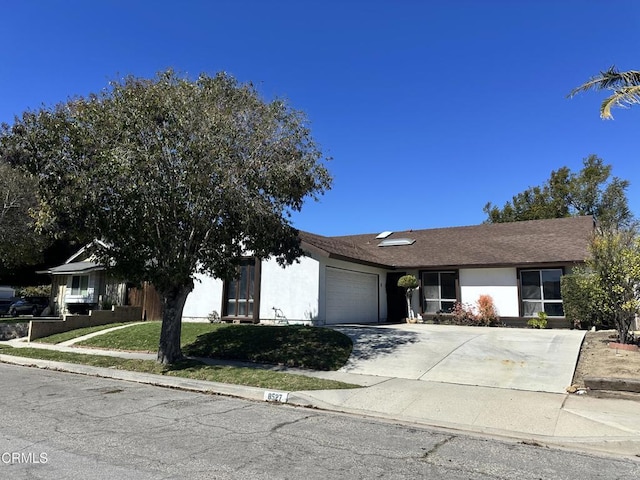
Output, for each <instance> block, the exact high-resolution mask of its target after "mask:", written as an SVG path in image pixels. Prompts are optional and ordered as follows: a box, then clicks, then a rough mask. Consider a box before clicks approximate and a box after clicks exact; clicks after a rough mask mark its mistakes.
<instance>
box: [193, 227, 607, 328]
mask: <svg viewBox="0 0 640 480" xmlns="http://www.w3.org/2000/svg"><path fill="white" fill-rule="evenodd" d="M593 232H594V221H593V219H592V217H570V218H559V219H550V220H532V221H525V222H513V223H500V224H483V225H477V226H469V227H451V228H437V229H429V230H409V231H403V232H382V233H380V234H363V235H349V236H340V237H324V236H320V235H314V234H311V233H306V232H300V238H301V240H302V247H303V249H304V250H305V252H306V253H307V255H306V256H304V257H302V258H300V260H299V262H298V263H294V264H293V265H291V266H289V267H286V268H281V267H280V266H278V265H277V263H276V262H275V261H273V260H260V259H256V258H251V257H247V258H245V259H243V262H242V265H241V267H240V275H239V278H238V279H237V280H232V281H223V280H220V279H215V278H211V277H207V276H204V275H203V276H199V277H198V279H197V280H198V281H196V283H195V287H194V290H193V292H191V294H190V295H189V297H188V298H187V302H186V304H185V308H184V313H183V320H186V321H189V320H191V321H194V320H195V321H197V320H202V321H204V320H206V319H207V316H208V315H209V314H211V313H212V312H214V311H215V312H217V313H218V314H219V315H220V316H221V318H222V319H223V320H227V321H250V322H259V321H268V320H274V319H276V318H278V319H279V317H280V316H284V317H286V319H287V321H288V322H289V323H313V324H319V325H324V324H339V323H379V322H385V321H399V320H401V319H403V318H404V317H406V315H407V308H406V302H405V297H404V294H403V291H402V289H399V288H398V287H397V281H398V279H399V278H400V277H401V276H403V275H405V274H413V275H415V276H416V277H417V278H418V279H419V280H420V287H419V289H418V291H417V292H416V293H415V294H414V296H413V305H412V307H413V309H414V311H415V312H417V313H419V314H421V315H423V316H424V317H429V316H434V315H436V314H437V313H438V312H443V311H444V312H446V311H447V310H449V309H451V307H452V306H453V305H454V303H455V302H462V303H469V304H473V303H475V301H476V300H477V299H478V297H479V296H480V295H491V297H492V298H493V300H494V303H495V305H496V307H497V310H498V314H499V315H500V317H501V319H502V320H503V321H505V322H506V323H512V324H523V323H524V322H526V319H527V318H531V317H533V316H536V315H537V312H539V311H544V312H546V313H547V314H548V315H549V319H550V321H551V324H552V325H557V326H564V325H566V323H565V321H564V312H563V306H562V298H561V295H560V277H561V276H562V275H563V274H565V273H569V272H570V271H571V269H572V268H573V267H574V266H575V265H578V264H581V263H583V262H584V260H585V259H586V258H587V256H588V255H589V241H590V239H591V236H592V234H593ZM275 309H277V310H275Z"/></svg>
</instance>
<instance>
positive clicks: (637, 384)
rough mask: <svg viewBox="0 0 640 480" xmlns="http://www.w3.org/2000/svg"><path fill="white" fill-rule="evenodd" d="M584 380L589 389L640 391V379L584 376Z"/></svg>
mask: <svg viewBox="0 0 640 480" xmlns="http://www.w3.org/2000/svg"><path fill="white" fill-rule="evenodd" d="M583 381H584V386H585V387H587V388H588V389H589V390H608V391H618V392H633V393H640V380H636V379H633V378H603V377H584V378H583Z"/></svg>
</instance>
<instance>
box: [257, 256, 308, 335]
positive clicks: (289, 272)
mask: <svg viewBox="0 0 640 480" xmlns="http://www.w3.org/2000/svg"><path fill="white" fill-rule="evenodd" d="M261 267H262V272H261V283H260V320H271V319H274V318H275V314H274V310H273V308H274V307H275V308H279V309H280V310H281V311H282V315H284V316H285V317H286V319H287V321H288V322H289V323H299V322H304V323H316V322H317V321H318V319H319V313H320V312H319V308H318V304H319V301H318V300H319V295H320V284H319V282H320V273H319V272H320V263H319V262H318V260H316V259H314V258H312V257H301V258H300V259H299V263H293V264H292V265H289V266H287V267H285V268H282V267H281V266H280V265H278V263H277V262H276V261H275V260H273V259H271V260H265V261H263V262H262V266H261Z"/></svg>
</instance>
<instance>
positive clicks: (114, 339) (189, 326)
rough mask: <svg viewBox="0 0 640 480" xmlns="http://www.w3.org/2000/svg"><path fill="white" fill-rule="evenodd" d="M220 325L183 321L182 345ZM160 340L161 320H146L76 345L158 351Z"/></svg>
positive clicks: (193, 340)
mask: <svg viewBox="0 0 640 480" xmlns="http://www.w3.org/2000/svg"><path fill="white" fill-rule="evenodd" d="M218 327H220V324H211V323H183V324H182V337H181V342H180V343H181V345H182V346H183V347H184V346H185V345H188V344H190V343H193V342H195V341H196V338H197V337H198V336H199V335H202V334H206V333H209V332H211V331H212V330H214V329H216V328H218ZM159 340H160V322H145V323H141V324H140V325H134V326H132V327H127V328H123V329H122V330H116V331H115V332H109V333H105V334H104V335H99V336H97V337H93V338H89V339H87V340H84V341H82V342H78V343H77V344H76V345H80V346H83V347H98V348H108V349H111V350H131V351H139V352H156V351H158V342H159Z"/></svg>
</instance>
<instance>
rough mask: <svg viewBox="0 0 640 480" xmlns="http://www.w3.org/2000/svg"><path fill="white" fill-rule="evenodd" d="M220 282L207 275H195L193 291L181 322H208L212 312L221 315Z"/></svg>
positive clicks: (188, 298)
mask: <svg viewBox="0 0 640 480" xmlns="http://www.w3.org/2000/svg"><path fill="white" fill-rule="evenodd" d="M222 285H223V283H222V280H219V279H217V278H213V277H210V276H208V275H197V276H196V280H195V282H194V283H193V290H192V291H191V293H190V294H189V296H188V297H187V301H186V302H185V304H184V310H183V311H182V321H183V322H208V321H209V319H208V318H207V317H208V316H209V314H210V313H211V312H213V311H214V310H215V311H216V312H218V315H222V311H221V309H222Z"/></svg>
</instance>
